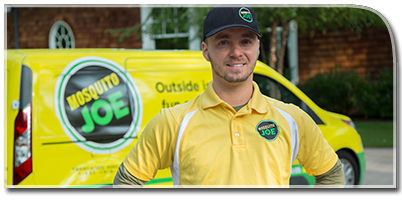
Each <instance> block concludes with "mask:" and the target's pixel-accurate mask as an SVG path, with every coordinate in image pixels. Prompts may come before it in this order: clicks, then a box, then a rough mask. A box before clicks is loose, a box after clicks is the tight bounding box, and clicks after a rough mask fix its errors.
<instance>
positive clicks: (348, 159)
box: [337, 150, 360, 185]
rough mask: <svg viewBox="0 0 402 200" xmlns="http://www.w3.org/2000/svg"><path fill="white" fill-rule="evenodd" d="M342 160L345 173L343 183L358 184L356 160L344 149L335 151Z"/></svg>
mask: <svg viewBox="0 0 402 200" xmlns="http://www.w3.org/2000/svg"><path fill="white" fill-rule="evenodd" d="M337 154H338V156H339V159H340V160H341V162H342V167H343V171H344V173H345V185H358V184H359V180H360V169H359V165H358V164H357V160H356V159H355V158H354V157H353V156H352V155H351V154H350V153H349V152H348V151H346V150H340V151H338V152H337Z"/></svg>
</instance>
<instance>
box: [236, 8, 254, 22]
mask: <svg viewBox="0 0 402 200" xmlns="http://www.w3.org/2000/svg"><path fill="white" fill-rule="evenodd" d="M239 16H240V18H242V19H243V20H244V21H246V22H250V23H251V22H253V17H252V16H251V12H250V10H249V9H247V8H244V7H243V8H240V9H239Z"/></svg>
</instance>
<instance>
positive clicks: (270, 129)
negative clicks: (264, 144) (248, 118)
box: [255, 120, 279, 142]
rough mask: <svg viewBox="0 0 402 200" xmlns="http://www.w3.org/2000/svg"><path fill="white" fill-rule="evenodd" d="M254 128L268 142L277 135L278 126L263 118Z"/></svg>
mask: <svg viewBox="0 0 402 200" xmlns="http://www.w3.org/2000/svg"><path fill="white" fill-rule="evenodd" d="M255 130H256V131H257V132H258V134H260V136H261V137H262V138H264V139H265V140H267V141H268V142H272V141H274V140H275V139H276V138H277V137H278V135H279V127H278V125H277V124H276V123H275V122H274V121H272V120H263V121H261V122H260V123H258V124H257V126H256V128H255Z"/></svg>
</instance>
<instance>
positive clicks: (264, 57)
mask: <svg viewBox="0 0 402 200" xmlns="http://www.w3.org/2000/svg"><path fill="white" fill-rule="evenodd" d="M264 48H265V47H264V44H263V43H262V42H260V56H261V60H262V62H263V63H265V64H267V65H268V61H267V55H266V54H265V49H264Z"/></svg>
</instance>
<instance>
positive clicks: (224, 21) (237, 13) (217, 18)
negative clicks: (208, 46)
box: [202, 5, 262, 40]
mask: <svg viewBox="0 0 402 200" xmlns="http://www.w3.org/2000/svg"><path fill="white" fill-rule="evenodd" d="M235 27H241V28H247V29H250V30H251V31H253V32H254V33H255V34H257V35H258V36H259V37H261V36H262V35H261V33H260V31H259V30H258V23H257V18H256V16H255V13H254V10H253V9H252V8H251V7H248V6H245V5H243V6H242V5H239V6H233V7H232V6H231V7H228V6H226V7H225V5H221V6H217V7H214V8H212V9H211V10H210V11H209V12H208V14H207V17H206V18H205V20H204V29H203V32H202V36H203V40H205V38H207V37H211V36H213V35H215V34H217V33H219V32H220V31H223V30H226V29H229V28H235Z"/></svg>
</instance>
